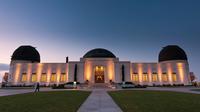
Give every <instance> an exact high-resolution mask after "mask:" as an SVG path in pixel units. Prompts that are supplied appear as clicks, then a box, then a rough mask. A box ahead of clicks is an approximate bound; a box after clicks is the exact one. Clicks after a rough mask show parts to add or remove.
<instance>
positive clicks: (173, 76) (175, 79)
mask: <svg viewBox="0 0 200 112" xmlns="http://www.w3.org/2000/svg"><path fill="white" fill-rule="evenodd" d="M172 80H173V82H176V81H177V76H176V74H173V75H172Z"/></svg>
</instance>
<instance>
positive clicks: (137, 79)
mask: <svg viewBox="0 0 200 112" xmlns="http://www.w3.org/2000/svg"><path fill="white" fill-rule="evenodd" d="M133 81H135V82H138V81H139V78H138V75H137V74H135V75H133Z"/></svg>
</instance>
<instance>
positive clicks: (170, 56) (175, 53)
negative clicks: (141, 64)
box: [159, 45, 187, 62]
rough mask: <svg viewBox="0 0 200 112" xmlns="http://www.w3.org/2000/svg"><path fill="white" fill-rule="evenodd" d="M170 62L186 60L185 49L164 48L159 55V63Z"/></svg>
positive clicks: (175, 46) (172, 46) (170, 46)
mask: <svg viewBox="0 0 200 112" xmlns="http://www.w3.org/2000/svg"><path fill="white" fill-rule="evenodd" d="M170 60H186V61H187V55H186V53H185V51H184V50H183V49H181V48H180V47H179V46H177V45H168V46H166V47H163V49H162V50H161V51H160V54H159V62H162V61H170Z"/></svg>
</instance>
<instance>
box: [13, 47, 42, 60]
mask: <svg viewBox="0 0 200 112" xmlns="http://www.w3.org/2000/svg"><path fill="white" fill-rule="evenodd" d="M11 60H12V61H14V60H21V61H31V62H40V54H39V52H38V51H37V50H36V49H35V47H32V46H20V47H19V48H17V49H16V50H15V51H14V53H13V55H12V57H11Z"/></svg>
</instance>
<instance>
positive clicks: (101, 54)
mask: <svg viewBox="0 0 200 112" xmlns="http://www.w3.org/2000/svg"><path fill="white" fill-rule="evenodd" d="M83 58H116V56H115V55H114V54H113V53H112V52H110V51H108V50H106V49H103V48H96V49H93V50H90V51H88V52H87V53H86V54H85V55H84V56H83Z"/></svg>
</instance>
